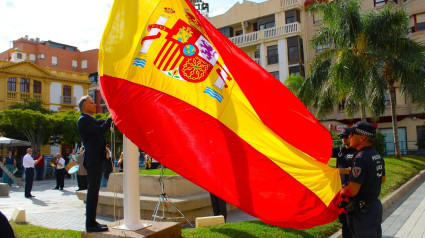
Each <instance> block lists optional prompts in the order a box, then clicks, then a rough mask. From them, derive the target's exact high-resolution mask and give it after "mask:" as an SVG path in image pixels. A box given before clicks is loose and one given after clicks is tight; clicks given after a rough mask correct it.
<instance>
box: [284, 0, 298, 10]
mask: <svg viewBox="0 0 425 238" xmlns="http://www.w3.org/2000/svg"><path fill="white" fill-rule="evenodd" d="M280 3H281V6H282V8H293V7H297V8H300V9H301V8H302V2H301V0H281V1H280Z"/></svg>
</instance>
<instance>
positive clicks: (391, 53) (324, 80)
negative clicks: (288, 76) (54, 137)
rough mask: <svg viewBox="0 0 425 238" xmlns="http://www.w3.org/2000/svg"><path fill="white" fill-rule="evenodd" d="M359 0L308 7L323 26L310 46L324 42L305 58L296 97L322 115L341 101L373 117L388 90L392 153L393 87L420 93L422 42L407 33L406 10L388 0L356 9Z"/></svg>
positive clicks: (350, 110) (417, 96) (424, 82)
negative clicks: (375, 6)
mask: <svg viewBox="0 0 425 238" xmlns="http://www.w3.org/2000/svg"><path fill="white" fill-rule="evenodd" d="M360 8H361V2H360V1H359V0H348V1H341V0H340V1H333V2H330V3H328V2H323V3H317V4H315V5H313V6H312V7H311V11H313V12H319V13H321V14H322V15H323V27H322V28H321V29H320V30H319V31H318V32H317V34H315V36H314V37H313V38H312V40H311V45H312V46H313V48H315V49H317V48H318V47H319V46H324V45H329V49H326V50H324V51H323V52H321V53H319V54H317V55H316V56H315V57H314V59H313V60H312V63H311V72H310V74H309V76H308V77H307V78H306V81H305V83H304V84H303V86H302V88H301V90H300V93H299V95H298V96H299V97H300V99H301V100H302V101H303V102H304V103H305V104H306V105H308V106H314V107H315V108H317V115H318V116H319V117H323V116H325V115H326V114H328V113H329V112H331V111H332V110H333V109H334V107H335V106H336V105H337V104H338V103H340V102H345V110H346V112H347V114H348V116H352V115H353V114H354V113H355V112H358V111H360V113H361V120H366V111H369V112H370V114H371V115H372V117H373V118H375V119H377V118H379V116H380V115H382V114H383V113H384V111H385V103H384V102H385V94H386V92H387V91H389V92H390V96H391V108H392V117H393V130H394V141H395V148H396V156H397V157H401V155H400V150H399V144H398V142H399V140H398V133H397V130H398V127H397V119H396V118H397V112H396V102H395V86H396V85H400V89H401V93H402V94H403V95H404V96H406V97H407V98H409V99H410V100H411V101H412V102H414V103H423V102H425V101H424V97H425V77H424V65H425V63H424V62H425V59H424V54H423V53H424V51H425V50H424V46H422V45H421V44H419V43H417V42H416V41H414V40H412V39H410V38H408V37H407V22H408V15H407V14H406V12H405V11H404V10H400V9H397V8H395V7H394V5H393V4H391V3H388V4H386V6H384V7H383V8H381V9H379V10H371V11H367V12H365V13H361V12H360V10H361V9H360Z"/></svg>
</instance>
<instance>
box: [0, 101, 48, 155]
mask: <svg viewBox="0 0 425 238" xmlns="http://www.w3.org/2000/svg"><path fill="white" fill-rule="evenodd" d="M54 124H55V117H54V116H52V115H50V114H43V113H41V112H39V111H33V110H30V109H26V110H22V109H9V110H3V111H2V112H1V113H0V125H1V126H7V127H11V128H14V129H15V130H16V131H19V132H20V133H22V134H23V135H24V136H25V137H26V139H27V140H28V141H29V142H31V148H33V149H34V150H35V152H38V151H41V146H42V145H44V144H46V143H47V142H48V141H49V138H50V137H51V135H52V134H54V133H53V127H54Z"/></svg>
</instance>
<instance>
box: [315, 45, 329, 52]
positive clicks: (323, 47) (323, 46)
mask: <svg viewBox="0 0 425 238" xmlns="http://www.w3.org/2000/svg"><path fill="white" fill-rule="evenodd" d="M325 49H329V44H326V45H319V46H317V48H316V52H317V53H320V52H322V51H323V50H325Z"/></svg>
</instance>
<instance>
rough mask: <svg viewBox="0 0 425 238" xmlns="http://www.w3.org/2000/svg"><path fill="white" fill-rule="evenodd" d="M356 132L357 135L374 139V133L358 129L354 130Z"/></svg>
mask: <svg viewBox="0 0 425 238" xmlns="http://www.w3.org/2000/svg"><path fill="white" fill-rule="evenodd" d="M356 132H357V133H359V134H362V135H365V136H368V137H375V134H374V133H371V132H368V131H364V130H362V129H359V128H356Z"/></svg>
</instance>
